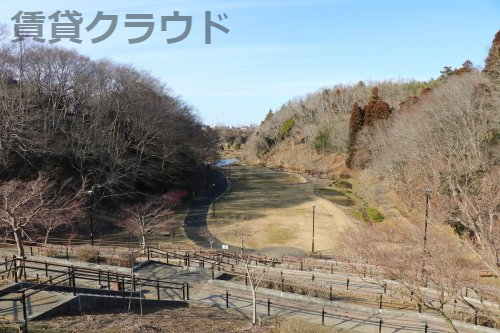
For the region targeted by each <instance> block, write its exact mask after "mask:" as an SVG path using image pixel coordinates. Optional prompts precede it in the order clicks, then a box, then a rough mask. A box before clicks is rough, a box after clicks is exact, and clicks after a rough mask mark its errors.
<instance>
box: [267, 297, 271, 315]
mask: <svg viewBox="0 0 500 333" xmlns="http://www.w3.org/2000/svg"><path fill="white" fill-rule="evenodd" d="M267 315H268V316H270V315H271V299H270V298H268V299H267Z"/></svg>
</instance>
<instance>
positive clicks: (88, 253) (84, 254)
mask: <svg viewBox="0 0 500 333" xmlns="http://www.w3.org/2000/svg"><path fill="white" fill-rule="evenodd" d="M74 253H75V258H76V259H78V260H80V261H87V262H97V259H98V258H99V251H98V250H97V249H96V248H95V247H93V246H91V245H84V246H81V247H77V248H75V252H74Z"/></svg>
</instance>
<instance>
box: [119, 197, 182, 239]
mask: <svg viewBox="0 0 500 333" xmlns="http://www.w3.org/2000/svg"><path fill="white" fill-rule="evenodd" d="M124 212H125V214H126V217H125V219H124V220H122V221H121V222H120V223H119V225H120V226H121V227H123V228H124V229H125V230H126V231H128V232H130V233H131V234H134V235H137V236H139V237H140V238H141V244H142V247H143V249H145V248H146V237H147V236H148V235H151V234H155V233H160V232H161V231H168V230H170V229H171V228H172V227H173V226H174V224H175V219H174V213H173V212H172V210H170V208H168V207H167V206H166V203H165V202H164V200H154V199H151V198H150V199H148V200H146V201H145V202H144V203H138V204H136V205H134V206H132V207H128V208H124Z"/></svg>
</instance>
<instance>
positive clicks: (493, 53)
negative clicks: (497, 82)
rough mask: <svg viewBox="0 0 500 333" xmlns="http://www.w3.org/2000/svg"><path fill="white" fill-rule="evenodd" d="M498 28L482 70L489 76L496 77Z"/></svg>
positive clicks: (499, 64)
mask: <svg viewBox="0 0 500 333" xmlns="http://www.w3.org/2000/svg"><path fill="white" fill-rule="evenodd" d="M499 68H500V30H499V31H498V32H497V33H496V35H495V38H494V39H493V42H492V45H491V48H490V51H489V53H488V57H487V58H486V63H485V66H484V70H483V72H484V73H485V74H486V75H488V76H489V77H491V78H494V79H497V78H498V77H499V75H500V73H499Z"/></svg>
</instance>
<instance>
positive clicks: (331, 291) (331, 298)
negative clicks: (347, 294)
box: [330, 286, 333, 302]
mask: <svg viewBox="0 0 500 333" xmlns="http://www.w3.org/2000/svg"><path fill="white" fill-rule="evenodd" d="M331 301H333V287H332V286H330V302H331Z"/></svg>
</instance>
